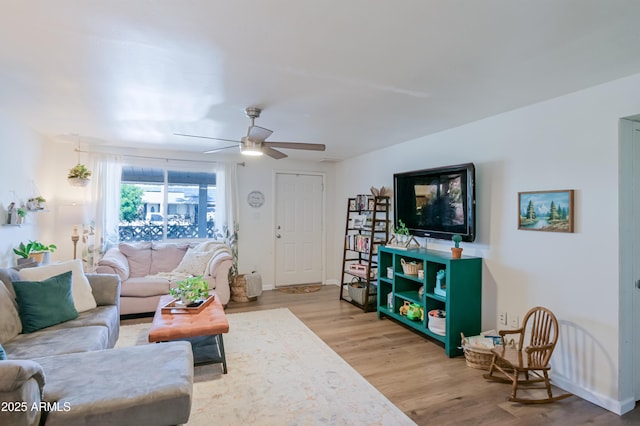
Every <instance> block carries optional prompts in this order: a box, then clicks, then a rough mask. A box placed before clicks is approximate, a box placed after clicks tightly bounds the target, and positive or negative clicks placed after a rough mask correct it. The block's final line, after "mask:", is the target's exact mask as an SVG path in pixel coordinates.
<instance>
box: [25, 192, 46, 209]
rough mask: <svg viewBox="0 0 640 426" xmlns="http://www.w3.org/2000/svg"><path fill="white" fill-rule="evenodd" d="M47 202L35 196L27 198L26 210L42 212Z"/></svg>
mask: <svg viewBox="0 0 640 426" xmlns="http://www.w3.org/2000/svg"><path fill="white" fill-rule="evenodd" d="M46 202H47V200H46V199H45V198H44V197H41V196H39V195H38V196H37V197H33V198H29V200H28V201H27V210H44V208H45V207H46V206H45V203H46Z"/></svg>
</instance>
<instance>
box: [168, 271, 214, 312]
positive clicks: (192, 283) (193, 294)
mask: <svg viewBox="0 0 640 426" xmlns="http://www.w3.org/2000/svg"><path fill="white" fill-rule="evenodd" d="M169 294H170V295H171V296H173V297H175V298H176V299H180V301H181V302H182V303H183V304H185V305H187V306H188V305H192V304H197V303H198V302H202V301H203V300H205V299H206V298H208V297H209V284H208V283H207V282H206V281H205V280H204V278H202V275H200V276H198V277H189V278H185V279H184V280H182V281H178V282H177V283H176V287H174V288H171V289H169Z"/></svg>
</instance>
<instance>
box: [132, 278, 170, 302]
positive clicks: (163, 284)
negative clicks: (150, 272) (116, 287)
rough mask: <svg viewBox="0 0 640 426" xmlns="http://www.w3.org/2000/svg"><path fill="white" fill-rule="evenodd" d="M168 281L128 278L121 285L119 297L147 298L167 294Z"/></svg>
mask: <svg viewBox="0 0 640 426" xmlns="http://www.w3.org/2000/svg"><path fill="white" fill-rule="evenodd" d="M169 288H170V281H169V280H167V279H165V278H156V277H151V276H150V277H140V278H129V279H128V280H126V281H125V282H123V283H122V288H121V289H120V296H122V297H149V296H159V295H162V294H168V293H169Z"/></svg>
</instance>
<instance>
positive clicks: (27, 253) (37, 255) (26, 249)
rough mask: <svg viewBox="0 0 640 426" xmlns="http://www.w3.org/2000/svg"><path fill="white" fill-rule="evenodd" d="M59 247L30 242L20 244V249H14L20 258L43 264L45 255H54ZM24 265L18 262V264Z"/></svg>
mask: <svg viewBox="0 0 640 426" xmlns="http://www.w3.org/2000/svg"><path fill="white" fill-rule="evenodd" d="M57 248H58V247H57V246H56V245H55V244H49V245H44V244H42V243H41V242H39V241H33V240H30V241H29V242H28V243H27V244H25V243H20V244H19V245H18V248H14V249H13V252H14V253H15V254H17V255H18V256H20V258H21V259H29V258H31V259H33V260H35V261H36V262H42V261H43V260H44V258H45V253H53V252H54V251H56V249H57ZM20 263H23V262H21V261H20V260H18V264H20Z"/></svg>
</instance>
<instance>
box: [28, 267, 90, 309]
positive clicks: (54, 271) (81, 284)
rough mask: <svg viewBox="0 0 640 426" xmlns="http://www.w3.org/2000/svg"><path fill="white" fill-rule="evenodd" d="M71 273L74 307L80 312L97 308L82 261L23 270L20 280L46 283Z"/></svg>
mask: <svg viewBox="0 0 640 426" xmlns="http://www.w3.org/2000/svg"><path fill="white" fill-rule="evenodd" d="M69 271H71V296H72V297H73V305H74V306H75V308H76V311H78V312H84V311H88V310H90V309H93V308H95V307H96V306H97V304H96V299H95V298H94V297H93V291H92V290H91V285H90V284H89V280H88V279H87V277H86V276H85V274H84V270H83V269H82V260H80V259H76V260H70V261H68V262H60V263H52V264H50V265H45V266H38V267H37V268H25V269H21V270H20V272H19V274H20V280H22V281H44V280H46V279H47V278H51V277H53V276H55V275H60V274H62V273H64V272H69Z"/></svg>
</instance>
